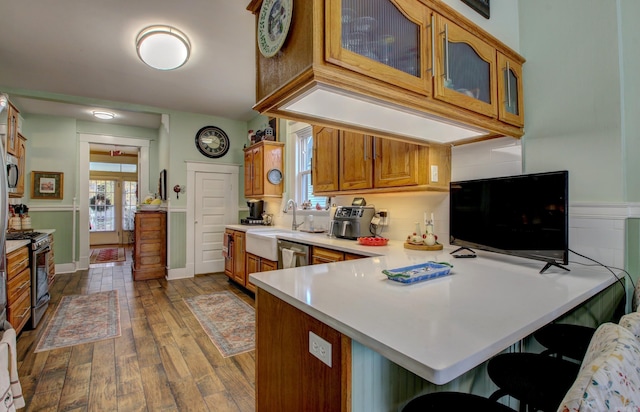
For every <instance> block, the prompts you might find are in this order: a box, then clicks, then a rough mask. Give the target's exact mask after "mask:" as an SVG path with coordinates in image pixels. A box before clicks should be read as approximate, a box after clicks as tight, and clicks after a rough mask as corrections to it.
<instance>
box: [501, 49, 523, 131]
mask: <svg viewBox="0 0 640 412" xmlns="http://www.w3.org/2000/svg"><path fill="white" fill-rule="evenodd" d="M498 98H499V99H500V120H502V121H503V122H507V123H510V124H512V125H514V126H520V127H522V126H524V107H523V101H524V99H523V96H522V65H521V64H519V63H518V62H516V61H514V60H513V59H510V58H508V57H507V56H505V55H504V54H502V53H500V52H498Z"/></svg>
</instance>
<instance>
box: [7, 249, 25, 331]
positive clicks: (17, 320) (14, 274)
mask: <svg viewBox="0 0 640 412" xmlns="http://www.w3.org/2000/svg"><path fill="white" fill-rule="evenodd" d="M29 251H30V249H29V246H23V247H21V248H20V249H16V250H14V251H12V252H10V253H8V254H7V320H8V321H9V323H11V325H12V326H13V327H14V329H15V330H16V333H20V331H21V330H22V328H23V327H24V325H25V324H26V323H27V321H28V320H29V319H30V318H31V266H30V265H29Z"/></svg>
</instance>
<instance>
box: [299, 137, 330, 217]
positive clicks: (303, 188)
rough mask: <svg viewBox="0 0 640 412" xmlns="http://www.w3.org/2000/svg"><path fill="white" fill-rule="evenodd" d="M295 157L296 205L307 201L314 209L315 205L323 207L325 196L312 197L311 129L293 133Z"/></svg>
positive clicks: (325, 200)
mask: <svg viewBox="0 0 640 412" xmlns="http://www.w3.org/2000/svg"><path fill="white" fill-rule="evenodd" d="M295 134H296V136H297V138H296V147H297V151H296V152H297V156H296V199H295V200H296V203H297V204H298V205H301V204H302V203H303V202H306V201H307V200H309V201H311V204H312V205H313V206H314V207H315V205H316V204H320V206H322V207H324V206H325V205H326V203H327V198H326V196H314V195H313V184H312V182H311V156H312V154H313V129H312V128H311V126H308V127H305V128H304V129H300V130H298V131H297V132H295Z"/></svg>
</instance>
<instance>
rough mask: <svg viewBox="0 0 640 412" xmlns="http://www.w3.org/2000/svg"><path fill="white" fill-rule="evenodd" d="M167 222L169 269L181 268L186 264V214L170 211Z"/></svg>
mask: <svg viewBox="0 0 640 412" xmlns="http://www.w3.org/2000/svg"><path fill="white" fill-rule="evenodd" d="M169 222H170V224H169V237H170V239H169V242H170V245H171V246H170V250H169V262H170V266H169V269H179V268H183V267H185V266H186V265H187V248H186V246H187V239H186V234H187V214H186V213H184V212H171V213H170V215H169Z"/></svg>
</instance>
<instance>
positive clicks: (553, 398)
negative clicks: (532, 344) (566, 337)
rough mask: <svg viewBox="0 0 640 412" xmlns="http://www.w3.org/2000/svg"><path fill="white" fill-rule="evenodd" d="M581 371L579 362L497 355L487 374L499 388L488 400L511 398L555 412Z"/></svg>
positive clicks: (536, 355)
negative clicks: (506, 396)
mask: <svg viewBox="0 0 640 412" xmlns="http://www.w3.org/2000/svg"><path fill="white" fill-rule="evenodd" d="M579 369H580V365H579V364H577V363H574V362H571V361H568V360H563V359H559V358H555V357H551V356H544V355H540V354H536V353H503V354H500V355H496V356H494V357H493V358H491V359H490V360H489V362H488V364H487V373H488V374H489V377H490V378H491V380H492V381H493V382H494V383H495V384H496V385H497V386H498V388H499V389H498V390H497V391H495V392H494V393H493V394H492V395H491V396H490V397H489V399H490V400H493V401H497V400H498V399H500V398H501V397H503V396H505V395H509V396H511V397H513V398H516V399H518V400H519V401H520V402H521V404H526V405H528V406H529V407H534V408H536V409H539V410H542V411H553V412H555V411H556V410H557V409H558V406H559V405H560V402H562V399H563V398H564V395H565V394H566V393H567V390H569V388H570V387H571V385H572V384H573V382H574V381H575V379H576V376H578V371H579ZM521 410H522V408H521Z"/></svg>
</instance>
